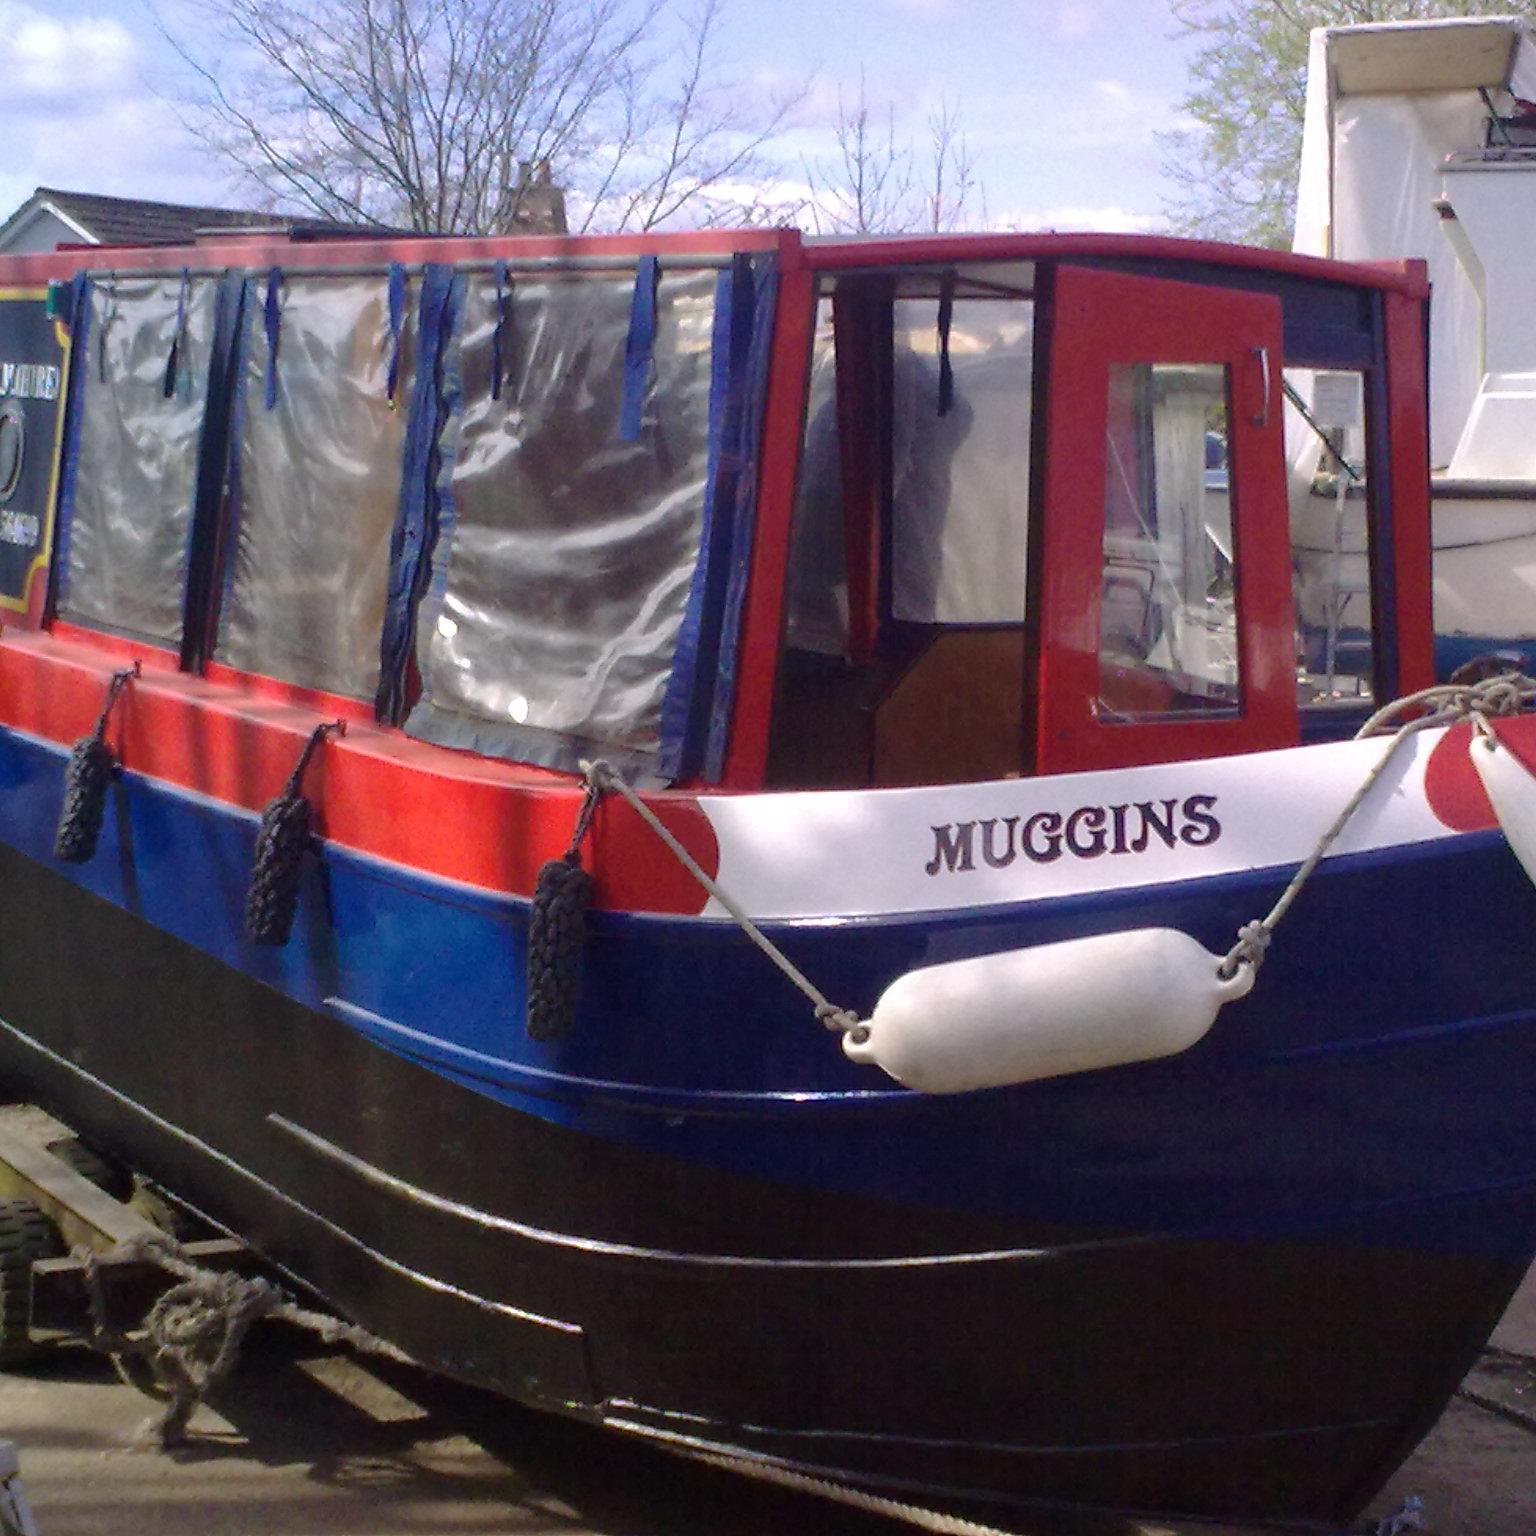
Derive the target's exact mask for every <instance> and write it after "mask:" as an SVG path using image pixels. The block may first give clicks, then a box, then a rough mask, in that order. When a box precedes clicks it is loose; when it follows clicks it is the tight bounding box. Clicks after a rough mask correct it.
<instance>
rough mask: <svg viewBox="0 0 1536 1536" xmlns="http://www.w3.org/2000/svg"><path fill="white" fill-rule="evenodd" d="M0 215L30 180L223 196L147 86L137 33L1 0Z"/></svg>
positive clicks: (91, 188)
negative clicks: (0, 150)
mask: <svg viewBox="0 0 1536 1536" xmlns="http://www.w3.org/2000/svg"><path fill="white" fill-rule="evenodd" d="M0 39H3V42H0V59H3V60H4V63H5V65H6V76H5V85H6V89H5V90H4V92H3V93H0V142H3V143H4V144H5V146H6V155H5V163H4V167H3V171H0V218H3V217H5V216H6V215H7V214H8V213H9V211H10V209H12V208H14V207H15V206H17V205H18V204H20V203H21V202H22V201H24V200H25V199H26V198H27V197H28V196H30V195H31V193H32V190H33V188H35V187H38V186H51V187H63V188H66V189H68V190H71V191H80V192H103V193H109V194H114V195H117V196H121V197H144V198H151V199H159V200H162V201H165V202H184V203H212V202H218V201H221V200H222V194H221V192H220V190H219V186H220V178H219V177H218V176H217V174H216V173H214V172H212V171H211V170H210V168H209V166H208V165H207V163H206V162H204V161H203V160H202V158H201V157H200V156H199V155H198V154H197V153H196V152H195V151H194V149H193V148H192V146H191V144H190V143H189V141H188V139H187V136H186V134H185V132H184V130H183V129H182V127H181V125H180V123H179V121H178V120H177V118H176V115H175V113H174V111H173V110H172V108H171V107H170V106H169V105H167V104H166V103H165V102H164V101H162V100H160V98H158V97H157V96H156V95H154V93H153V92H152V91H151V90H150V89H149V88H148V87H147V86H146V85H145V83H144V81H143V79H142V74H141V69H142V65H143V63H144V59H145V55H144V51H143V49H142V47H141V45H140V42H139V40H138V39H136V38H135V37H134V36H133V35H132V33H130V32H129V31H128V29H127V28H125V27H124V26H123V25H122V24H121V23H120V22H118V21H117V20H115V19H114V18H112V17H110V16H106V15H100V14H97V15H80V16H73V17H58V16H54V15H50V14H48V13H47V12H45V11H43V10H41V9H38V8H37V7H35V6H33V5H30V4H28V3H26V0H0Z"/></svg>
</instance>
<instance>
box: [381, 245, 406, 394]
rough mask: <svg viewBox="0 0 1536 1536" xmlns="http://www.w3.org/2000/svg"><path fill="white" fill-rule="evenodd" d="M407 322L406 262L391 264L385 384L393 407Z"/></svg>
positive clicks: (398, 385) (386, 392) (398, 383)
mask: <svg viewBox="0 0 1536 1536" xmlns="http://www.w3.org/2000/svg"><path fill="white" fill-rule="evenodd" d="M404 323H405V264H404V262H399V261H392V262H391V263H390V264H389V382H388V384H387V385H386V386H385V394H386V395H387V396H388V399H389V403H390V406H391V408H393V406H394V404H395V392H396V390H397V389H398V388H399V387H400V330H401V327H402V326H403V325H404Z"/></svg>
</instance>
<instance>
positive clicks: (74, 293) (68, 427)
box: [48, 272, 91, 613]
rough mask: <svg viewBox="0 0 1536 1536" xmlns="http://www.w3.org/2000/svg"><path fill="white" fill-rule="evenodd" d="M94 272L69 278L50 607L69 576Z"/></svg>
mask: <svg viewBox="0 0 1536 1536" xmlns="http://www.w3.org/2000/svg"><path fill="white" fill-rule="evenodd" d="M90 331H91V274H90V273H89V272H76V273H75V275H74V276H73V277H72V278H71V279H70V280H69V375H70V377H69V388H68V389H67V390H66V391H65V395H64V445H63V452H62V454H61V455H60V457H59V501H58V508H59V510H58V522H57V524H56V526H55V531H54V536H53V586H52V590H51V591H50V593H49V596H48V606H49V608H50V610H52V611H53V612H55V613H56V612H57V611H58V606H59V602H60V600H61V598H62V597H63V595H64V589H65V585H66V582H67V580H68V576H69V543H70V530H71V528H72V526H73V523H74V512H75V476H76V471H77V469H78V467H79V462H80V412H81V408H82V406H83V405H84V403H85V386H86V384H87V382H88V381H89V379H90V362H89V358H90Z"/></svg>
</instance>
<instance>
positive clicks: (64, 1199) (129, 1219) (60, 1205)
mask: <svg viewBox="0 0 1536 1536" xmlns="http://www.w3.org/2000/svg"><path fill="white" fill-rule="evenodd" d="M0 1196H14V1197H19V1198H21V1199H24V1200H30V1201H32V1202H33V1203H34V1204H35V1205H37V1206H38V1207H39V1208H40V1209H41V1210H42V1211H43V1212H44V1213H45V1214H46V1215H47V1216H48V1217H49V1219H50V1220H51V1221H52V1222H53V1223H54V1225H55V1226H57V1227H58V1229H59V1231H60V1233H61V1234H62V1235H63V1238H64V1242H65V1244H66V1246H68V1247H70V1248H74V1247H78V1246H81V1245H83V1246H85V1247H87V1248H92V1249H95V1250H96V1251H97V1252H103V1251H105V1250H106V1249H108V1248H114V1247H116V1246H117V1244H119V1243H124V1242H127V1241H128V1239H129V1238H132V1237H145V1236H148V1235H149V1234H150V1233H153V1232H157V1231H158V1230H159V1228H157V1227H156V1226H155V1225H154V1223H153V1222H151V1221H148V1220H147V1219H146V1218H145V1217H143V1216H141V1215H139V1213H138V1212H137V1211H135V1210H131V1209H130V1208H129V1207H128V1206H126V1205H124V1204H123V1203H122V1202H121V1201H118V1200H114V1199H113V1198H112V1197H111V1196H110V1195H108V1194H106V1193H104V1192H103V1191H102V1190H99V1189H97V1187H96V1186H95V1185H94V1184H92V1183H91V1181H90V1180H89V1179H87V1178H86V1177H85V1176H84V1175H83V1174H80V1173H77V1172H76V1171H75V1170H74V1169H73V1168H71V1167H70V1166H69V1165H68V1164H67V1163H63V1162H61V1161H60V1160H59V1159H58V1158H56V1157H55V1156H54V1155H53V1154H52V1153H51V1152H48V1151H45V1150H44V1149H43V1148H42V1147H40V1146H38V1145H37V1143H36V1142H32V1141H28V1140H27V1139H26V1138H25V1137H23V1136H18V1135H17V1134H16V1133H15V1132H14V1131H11V1130H8V1129H6V1128H5V1127H4V1126H0Z"/></svg>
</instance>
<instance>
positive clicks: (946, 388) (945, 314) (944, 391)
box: [939, 268, 955, 416]
mask: <svg viewBox="0 0 1536 1536" xmlns="http://www.w3.org/2000/svg"><path fill="white" fill-rule="evenodd" d="M954 319H955V272H954V269H953V268H951V269H950V270H949V271H948V272H946V273H945V274H944V276H943V277H942V278H941V279H940V280H939V415H940V416H948V415H949V411H950V407H951V406H952V405H953V404H954V403H955V370H954V368H953V367H952V366H951V365H950V361H949V328H950V326H951V325H952V324H953V323H954Z"/></svg>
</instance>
